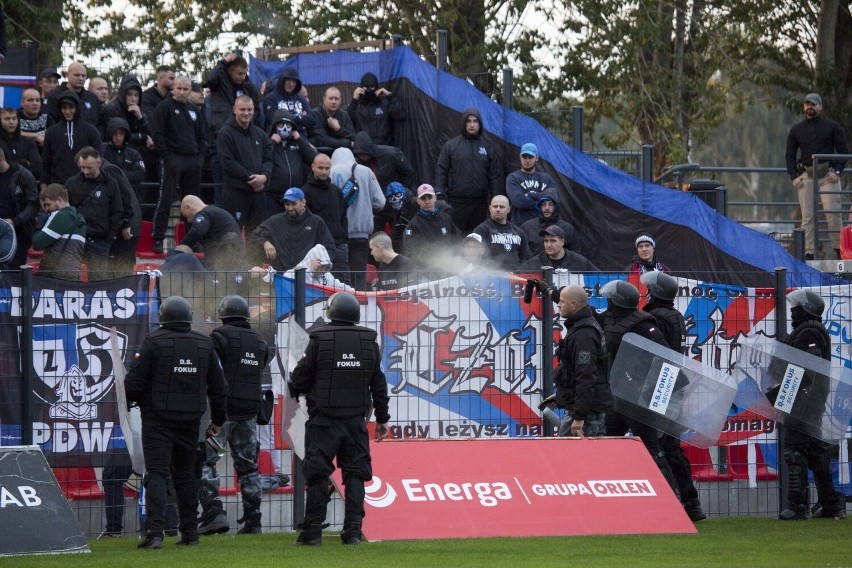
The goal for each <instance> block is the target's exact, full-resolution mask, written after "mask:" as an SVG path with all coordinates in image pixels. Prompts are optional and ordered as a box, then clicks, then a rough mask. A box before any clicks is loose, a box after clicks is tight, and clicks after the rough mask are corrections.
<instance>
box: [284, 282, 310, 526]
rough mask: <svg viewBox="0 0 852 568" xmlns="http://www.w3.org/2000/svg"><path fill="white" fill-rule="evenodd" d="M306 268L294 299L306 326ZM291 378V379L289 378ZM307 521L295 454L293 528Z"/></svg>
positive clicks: (300, 321) (299, 463)
mask: <svg viewBox="0 0 852 568" xmlns="http://www.w3.org/2000/svg"><path fill="white" fill-rule="evenodd" d="M306 274H307V270H306V269H305V268H298V269H296V273H295V274H294V276H295V280H296V281H295V286H296V290H295V293H294V298H293V316H292V317H295V318H296V323H298V324H299V325H301V326H302V327H304V325H305V275H306ZM288 378H289V377H288ZM304 520H305V479H304V475H303V474H302V459H301V458H300V457H299V456H297V455H296V452H293V528H294V529H297V528H299V527H300V526H301V525H302V521H304Z"/></svg>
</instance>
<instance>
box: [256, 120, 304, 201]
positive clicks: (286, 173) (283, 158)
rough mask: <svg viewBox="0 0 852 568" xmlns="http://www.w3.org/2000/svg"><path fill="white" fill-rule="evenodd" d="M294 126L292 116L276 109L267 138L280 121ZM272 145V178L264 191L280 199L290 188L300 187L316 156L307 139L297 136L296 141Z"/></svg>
mask: <svg viewBox="0 0 852 568" xmlns="http://www.w3.org/2000/svg"><path fill="white" fill-rule="evenodd" d="M282 120H283V121H286V122H289V123H290V124H291V125H292V124H294V121H293V115H291V114H290V113H289V112H288V111H287V110H285V109H283V108H282V109H278V110H276V111H275V113H274V114H273V115H272V123H271V124H270V125H269V128H268V129H267V130H268V131H269V136H270V137H271V136H272V135H273V134H275V125H276V124H278V123H279V122H281V121H282ZM270 143H271V144H272V177H271V178H270V180H269V183H268V184H267V185H266V191H268V192H270V193H272V194H274V195H277V196H278V197H281V196H282V195H284V192H285V191H287V190H288V189H289V188H291V187H301V185H302V184H303V183H304V182H305V177H306V176H307V173H308V172H309V171H310V165H311V163H313V161H314V157H315V156H316V155H317V151H316V148H314V147H313V146H311V144H310V142H308V138H307V137H306V136H303V135H301V134H299V139H298V140H293V139H292V138H288V139H287V140H282V141H281V142H278V143H276V142H275V141H274V140H272V141H271V142H270Z"/></svg>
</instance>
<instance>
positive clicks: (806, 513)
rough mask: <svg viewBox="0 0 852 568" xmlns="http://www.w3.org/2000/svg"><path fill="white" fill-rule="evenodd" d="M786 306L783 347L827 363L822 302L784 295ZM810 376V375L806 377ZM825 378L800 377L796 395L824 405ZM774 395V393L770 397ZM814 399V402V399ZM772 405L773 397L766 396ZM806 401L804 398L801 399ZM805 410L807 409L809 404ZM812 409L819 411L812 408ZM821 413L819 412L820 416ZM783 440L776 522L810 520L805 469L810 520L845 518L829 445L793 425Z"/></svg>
mask: <svg viewBox="0 0 852 568" xmlns="http://www.w3.org/2000/svg"><path fill="white" fill-rule="evenodd" d="M787 301H788V302H789V303H790V320H791V323H792V324H793V332H792V333H790V335H788V336H787V338H786V339H785V340H784V343H786V344H787V345H790V346H791V347H795V348H796V349H800V350H802V351H805V352H807V353H810V354H811V355H816V356H817V357H822V358H823V359H826V360H830V359H831V338H830V337H829V335H828V331H827V330H826V329H825V326H824V325H823V323H822V312H823V310H824V309H825V302H824V301H823V299H822V298H820V296H819V295H818V294H817V293H815V292H812V291H811V290H794V291H792V292H790V293H789V294H787ZM809 374H810V373H809ZM820 378H821V379H823V381H825V377H813V376H810V377H808V376H807V375H806V376H805V377H804V379H803V381H802V386H801V387H800V392H801V391H805V390H810V391H811V394H810V398H811V399H812V400H816V399H820V400H822V401H823V404H824V402H825V399H826V397H827V396H828V388H829V386H828V384H827V382H823V383H820V381H819V379H820ZM774 394H775V395H777V392H776V393H774ZM815 397H816V399H815ZM770 398H771V399H772V400H773V401H774V398H775V397H774V396H770ZM805 398H807V397H805ZM809 406H811V405H810V404H809ZM812 407H819V408H820V410H821V406H820V405H815V406H812ZM821 414H822V412H820V415H821ZM785 426H788V428H786V437H785V446H784V463H786V464H787V491H788V492H787V508H786V509H784V510H783V511H781V514H780V515H778V518H780V519H781V520H784V521H794V520H800V519H807V518H808V517H810V516H811V511H810V510H809V509H808V469H810V470H811V473H813V477H814V485H816V489H817V499H818V503H817V504H816V505H815V506H814V512H813V514H814V516H815V517H822V518H827V519H842V518H844V517H845V516H846V503H845V500H844V499H843V497H842V495H840V494H839V493H837V491H836V490H835V488H834V479H833V477H832V473H831V464H830V462H829V453H830V452H831V450H832V446H831V444H828V443H826V442H823V441H821V440H818V439H816V438H813V437H812V436H809V435H808V434H805V433H804V432H801V431H799V430H797V429H796V428H795V424H790V423H789V422H786V423H785Z"/></svg>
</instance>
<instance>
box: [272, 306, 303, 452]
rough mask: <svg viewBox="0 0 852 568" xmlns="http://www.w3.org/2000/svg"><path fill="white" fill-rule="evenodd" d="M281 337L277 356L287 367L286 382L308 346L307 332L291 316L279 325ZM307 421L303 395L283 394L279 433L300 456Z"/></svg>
mask: <svg viewBox="0 0 852 568" xmlns="http://www.w3.org/2000/svg"><path fill="white" fill-rule="evenodd" d="M279 332H280V334H281V335H285V334H286V337H282V338H281V341H279V347H278V357H279V359H280V360H281V361H282V362H283V363H284V364H285V366H286V368H287V382H289V381H290V373H292V372H293V369H295V368H296V364H297V363H298V362H299V359H301V357H302V354H304V352H305V349H306V348H307V347H308V340H309V339H310V338H309V337H308V333H307V332H306V331H305V330H304V329H303V328H302V326H301V325H299V324H298V323H297V322H296V319H295V318H293V317H291V318H290V320H289V322H288V323H287V324H286V325H281V326H279ZM307 421H308V412H307V409H306V407H305V397H303V396H302V397H299V399H298V400H296V399H294V398H291V397H290V395H289V393H285V395H284V408H283V420H282V422H283V423H282V425H281V434H282V435H283V437H284V440H286V441H287V444H288V445H289V446H290V447H291V448H292V449H293V452H295V454H296V455H297V456H299V457H300V458H302V459H304V457H305V423H306V422H307Z"/></svg>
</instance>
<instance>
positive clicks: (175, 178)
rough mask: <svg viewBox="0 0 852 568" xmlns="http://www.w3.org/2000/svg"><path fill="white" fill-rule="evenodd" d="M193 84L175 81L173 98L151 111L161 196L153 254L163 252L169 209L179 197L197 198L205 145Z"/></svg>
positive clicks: (203, 123) (181, 78) (188, 81)
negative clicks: (191, 90)
mask: <svg viewBox="0 0 852 568" xmlns="http://www.w3.org/2000/svg"><path fill="white" fill-rule="evenodd" d="M191 88H192V82H191V81H190V80H189V77H186V76H183V75H182V76H180V77H178V78H177V79H175V83H174V89H173V91H172V93H173V94H172V96H171V97H169V98H167V99H165V100H164V101H163V102H161V103H160V104H159V105H157V108H156V109H155V110H154V119H153V120H152V123H153V124H152V130H153V133H154V144H155V146H156V149H157V152H158V153H159V155H160V162H161V164H162V166H161V170H162V174H161V178H160V194H159V196H158V197H157V210H156V212H155V213H154V227H153V230H152V232H153V237H154V252H163V239H164V238H165V235H166V227H167V226H168V223H169V210H170V209H171V208H172V202H174V200H175V197H176V195H177V191H178V188H180V195H181V196H185V195H200V192H201V161H202V158H203V156H204V149H205V146H206V143H207V139H206V127H205V126H206V125H205V121H204V116H203V114H202V112H201V111H200V110H199V109H198V108H196V107H195V105H193V104H192V103H190V102H189V92H190V89H191Z"/></svg>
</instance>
